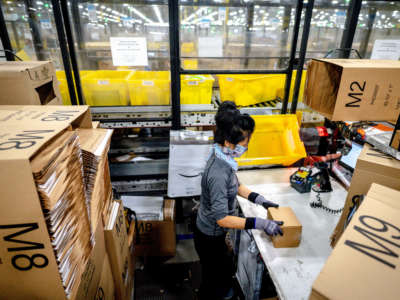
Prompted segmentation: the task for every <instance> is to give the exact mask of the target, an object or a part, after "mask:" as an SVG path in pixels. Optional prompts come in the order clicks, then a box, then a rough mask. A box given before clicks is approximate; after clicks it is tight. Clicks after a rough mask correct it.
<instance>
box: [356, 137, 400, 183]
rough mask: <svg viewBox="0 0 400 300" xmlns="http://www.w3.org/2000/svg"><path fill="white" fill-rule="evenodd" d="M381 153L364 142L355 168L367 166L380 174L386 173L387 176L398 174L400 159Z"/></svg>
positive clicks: (399, 173)
mask: <svg viewBox="0 0 400 300" xmlns="http://www.w3.org/2000/svg"><path fill="white" fill-rule="evenodd" d="M381 154H382V153H381V152H378V151H376V150H374V148H373V147H372V146H370V145H368V144H365V145H364V147H363V150H362V151H361V154H360V156H359V157H358V160H357V165H356V168H368V169H373V170H374V171H376V172H380V173H382V174H385V173H386V174H387V175H388V176H392V175H396V174H398V176H400V161H398V160H396V159H394V158H390V157H387V156H385V155H381Z"/></svg>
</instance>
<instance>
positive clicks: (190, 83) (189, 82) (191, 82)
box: [187, 81, 199, 85]
mask: <svg viewBox="0 0 400 300" xmlns="http://www.w3.org/2000/svg"><path fill="white" fill-rule="evenodd" d="M187 84H188V85H199V82H198V81H188V82H187Z"/></svg>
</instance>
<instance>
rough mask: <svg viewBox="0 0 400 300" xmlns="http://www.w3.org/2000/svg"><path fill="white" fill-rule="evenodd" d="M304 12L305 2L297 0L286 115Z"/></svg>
mask: <svg viewBox="0 0 400 300" xmlns="http://www.w3.org/2000/svg"><path fill="white" fill-rule="evenodd" d="M302 10H303V0H297V5H296V14H295V17H294V28H293V39H292V47H291V49H290V57H289V63H288V68H287V70H288V73H287V74H286V79H285V93H284V99H283V103H282V109H281V114H286V112H287V107H288V102H289V95H290V86H291V84H292V73H293V64H294V59H295V56H296V49H297V40H298V37H299V29H300V21H301V12H302Z"/></svg>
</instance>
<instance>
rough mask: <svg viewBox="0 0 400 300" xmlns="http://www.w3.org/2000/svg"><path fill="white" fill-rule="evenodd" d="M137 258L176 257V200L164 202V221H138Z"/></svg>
mask: <svg viewBox="0 0 400 300" xmlns="http://www.w3.org/2000/svg"><path fill="white" fill-rule="evenodd" d="M138 227H139V230H138V231H139V232H138V234H139V242H140V243H139V244H136V245H135V252H134V253H135V256H174V255H175V253H176V231H175V200H171V199H166V200H164V221H138Z"/></svg>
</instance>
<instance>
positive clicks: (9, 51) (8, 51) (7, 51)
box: [0, 49, 23, 61]
mask: <svg viewBox="0 0 400 300" xmlns="http://www.w3.org/2000/svg"><path fill="white" fill-rule="evenodd" d="M0 51H3V52H6V53H11V54H12V55H14V57H16V58H18V59H19V60H20V61H23V60H22V58H21V57H19V56H17V55H16V54H15V53H14V52H12V51H11V50H8V49H4V50H0Z"/></svg>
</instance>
